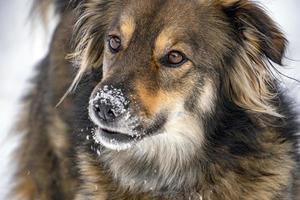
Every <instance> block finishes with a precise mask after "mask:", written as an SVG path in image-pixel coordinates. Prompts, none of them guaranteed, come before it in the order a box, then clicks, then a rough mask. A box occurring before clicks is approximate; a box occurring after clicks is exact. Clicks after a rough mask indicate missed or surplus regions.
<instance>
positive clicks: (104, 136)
mask: <svg viewBox="0 0 300 200" xmlns="http://www.w3.org/2000/svg"><path fill="white" fill-rule="evenodd" d="M142 138H143V137H142V136H141V135H140V134H128V133H123V132H118V131H114V130H110V129H107V128H100V127H98V129H97V130H96V132H95V139H96V141H97V142H99V143H101V144H102V145H104V146H105V147H107V148H109V149H112V150H125V149H128V148H129V147H131V146H132V145H133V144H134V143H136V142H138V141H139V140H141V139H142Z"/></svg>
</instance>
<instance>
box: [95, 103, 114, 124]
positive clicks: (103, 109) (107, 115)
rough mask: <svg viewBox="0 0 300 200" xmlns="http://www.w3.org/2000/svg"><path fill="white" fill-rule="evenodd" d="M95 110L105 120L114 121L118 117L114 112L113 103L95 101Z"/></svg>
mask: <svg viewBox="0 0 300 200" xmlns="http://www.w3.org/2000/svg"><path fill="white" fill-rule="evenodd" d="M93 107H94V112H95V114H96V116H97V117H98V118H99V119H100V120H102V121H105V122H112V121H114V120H115V119H116V114H115V113H114V108H113V106H112V105H111V104H107V103H103V102H101V101H100V102H97V103H94V105H93Z"/></svg>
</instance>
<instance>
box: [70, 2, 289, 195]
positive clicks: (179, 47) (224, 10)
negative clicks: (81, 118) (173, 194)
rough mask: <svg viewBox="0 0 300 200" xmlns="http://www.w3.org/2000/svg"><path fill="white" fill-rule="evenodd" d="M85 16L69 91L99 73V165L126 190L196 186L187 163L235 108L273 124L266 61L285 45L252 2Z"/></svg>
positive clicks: (105, 6)
mask: <svg viewBox="0 0 300 200" xmlns="http://www.w3.org/2000/svg"><path fill="white" fill-rule="evenodd" d="M81 14H82V15H81V17H80V18H79V20H78V22H77V24H76V27H77V28H76V30H77V31H76V33H77V36H76V38H77V40H78V46H77V48H76V51H75V54H74V55H75V56H76V57H77V59H78V60H77V62H78V63H80V68H79V72H78V75H77V77H76V79H75V82H74V83H73V85H76V83H77V81H78V80H79V78H80V77H81V76H82V73H84V71H86V70H88V69H89V68H101V71H102V72H103V77H99V83H98V84H97V86H96V87H95V88H93V92H92V94H91V95H90V101H89V106H88V109H89V116H90V118H91V120H92V122H93V123H94V124H95V125H96V127H97V128H96V132H95V135H94V139H95V140H96V142H97V143H98V142H100V143H101V144H102V145H103V146H105V147H107V148H105V153H103V154H101V159H103V160H104V163H106V164H107V165H108V167H109V168H110V170H111V171H112V172H113V175H114V177H115V178H116V179H119V181H120V182H121V183H123V185H124V186H126V187H127V185H128V184H130V186H129V187H132V188H144V190H147V191H148V190H149V189H151V188H154V189H159V190H160V189H163V188H166V187H169V185H170V183H173V184H172V187H173V189H175V190H179V189H180V188H182V187H183V186H182V185H184V184H196V183H197V181H198V180H200V179H201V177H200V178H199V177H196V176H195V172H194V171H192V170H193V165H197V163H195V162H193V161H194V160H195V157H198V158H199V157H201V158H202V156H205V151H206V150H207V148H209V146H210V144H209V140H210V139H211V138H213V137H211V135H212V134H218V133H214V131H215V130H216V129H217V128H218V127H217V125H218V124H222V123H224V122H222V121H220V120H223V119H222V117H223V116H222V114H224V113H226V112H227V113H228V112H229V115H226V116H230V112H231V111H230V109H231V107H234V109H235V110H241V111H242V112H245V113H249V116H254V117H255V116H263V115H270V116H273V117H274V116H277V117H278V116H279V114H278V113H277V111H276V110H275V109H274V107H273V106H272V98H274V96H275V95H274V91H273V90H272V88H273V87H272V83H273V77H272V74H271V73H270V69H269V68H268V65H266V64H265V59H270V60H272V61H274V62H275V63H278V64H280V62H281V58H282V54H283V53H284V47H285V39H284V37H283V36H282V34H281V32H280V31H279V30H278V28H277V27H276V25H275V24H274V22H273V21H272V20H271V19H270V18H269V17H268V16H267V15H266V14H265V13H264V11H263V10H262V9H261V8H259V7H258V6H257V5H255V4H254V3H252V2H251V1H247V0H222V1H221V0H186V1H182V0H151V1H148V0H147V1H146V0H126V1H118V0H115V1H101V0H88V1H87V3H86V4H84V7H83V9H82V13H81ZM100 79H101V80H100ZM228 105H230V106H231V107H230V108H228ZM253 114H254V115H253ZM223 118H224V117H223ZM229 121H230V120H229ZM212 124H214V125H212ZM223 125H224V124H223ZM224 126H225V125H224ZM115 150H123V151H121V152H120V151H115ZM202 153H203V154H202ZM201 158H199V159H198V160H202V159H201ZM145 165H147V168H145V167H144V166H145ZM197 167H198V166H197ZM197 167H195V168H197ZM168 173H174V174H172V175H167V174H168ZM187 174H188V175H187ZM143 177H147V180H148V181H147V184H145V183H144V182H143V180H141V178H143ZM132 180H134V181H133V183H132V184H131V182H132ZM158 180H159V182H158ZM189 186H190V185H189Z"/></svg>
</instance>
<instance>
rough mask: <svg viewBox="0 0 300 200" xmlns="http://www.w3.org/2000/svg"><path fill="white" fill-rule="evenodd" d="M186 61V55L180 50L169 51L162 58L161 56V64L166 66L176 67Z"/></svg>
mask: <svg viewBox="0 0 300 200" xmlns="http://www.w3.org/2000/svg"><path fill="white" fill-rule="evenodd" d="M186 61H187V58H186V56H185V55H184V54H183V53H181V52H180V51H170V52H169V53H168V54H167V55H166V56H165V57H164V58H162V64H164V65H166V66H168V67H178V66H180V65H182V64H183V63H185V62H186Z"/></svg>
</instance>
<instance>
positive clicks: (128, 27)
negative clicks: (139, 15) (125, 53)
mask: <svg viewBox="0 0 300 200" xmlns="http://www.w3.org/2000/svg"><path fill="white" fill-rule="evenodd" d="M120 30H121V33H122V35H123V38H124V40H125V41H124V45H125V46H127V45H128V43H129V41H130V39H131V37H132V35H133V33H134V31H135V22H134V18H133V17H131V16H129V15H124V16H122V17H121V25H120Z"/></svg>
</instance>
